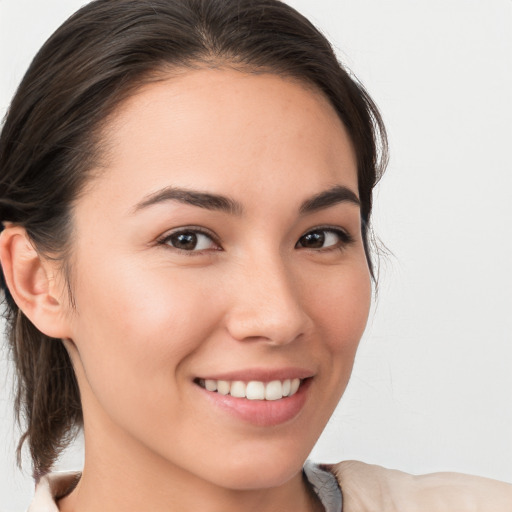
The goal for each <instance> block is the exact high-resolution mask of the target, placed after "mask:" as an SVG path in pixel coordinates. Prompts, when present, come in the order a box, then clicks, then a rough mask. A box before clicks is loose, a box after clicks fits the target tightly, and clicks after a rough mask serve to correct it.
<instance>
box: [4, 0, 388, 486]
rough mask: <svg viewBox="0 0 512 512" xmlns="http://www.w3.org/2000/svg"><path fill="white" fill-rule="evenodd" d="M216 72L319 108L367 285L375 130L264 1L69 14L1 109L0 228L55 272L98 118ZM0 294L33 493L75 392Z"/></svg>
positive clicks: (146, 3)
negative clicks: (335, 129)
mask: <svg viewBox="0 0 512 512" xmlns="http://www.w3.org/2000/svg"><path fill="white" fill-rule="evenodd" d="M222 66H229V67H232V68H235V69H240V70H244V71H248V72H259V71H262V72H272V73H277V74H282V75H285V76H290V77H294V78H296V79H299V80H300V81H302V82H303V83H306V84H308V85H312V86H314V87H316V88H317V89H319V90H320V91H322V92H323V93H324V94H325V96H326V97H327V98H328V99H329V101H330V102H331V104H332V106H333V107H334V108H335V110H336V111H337V113H338V115H339V117H340V119H341V120H342V122H343V123H344V125H345V126H346V128H347V130H348V133H349V135H350V137H351V140H352V143H353V145H354V149H355V152H356V156H357V163H358V185H359V196H360V200H361V217H362V226H363V227H362V231H363V233H362V234H363V240H364V243H365V249H366V253H367V258H368V262H369V265H370V270H371V271H372V275H373V268H372V263H371V257H370V251H369V241H368V240H369V236H370V235H369V233H370V232H369V223H370V214H371V210H372V190H373V187H374V186H375V184H376V183H377V181H378V179H379V177H380V175H381V173H382V170H383V167H384V164H385V155H386V137H385V131H384V126H383V124H382V120H381V118H380V115H379V113H378V111H377V109H376V107H375V105H374V103H373V102H372V100H371V99H370V97H369V96H368V94H367V93H366V92H365V90H364V89H363V87H362V86H361V85H360V84H359V83H358V82H357V81H356V80H355V79H353V78H351V76H350V75H349V74H348V73H347V71H346V70H345V69H344V68H343V67H342V66H341V65H340V64H339V63H338V61H337V59H336V56H335V54H334V52H333V50H332V48H331V46H330V45H329V43H328V41H327V40H326V39H325V37H324V36H323V35H322V34H321V33H320V32H319V31H318V30H317V29H316V28H315V27H314V26H313V25H311V23H310V22H309V21H308V20H306V19H305V18H304V17H303V16H302V15H300V14H299V13H297V12H296V11H295V10H294V9H292V8H291V7H289V6H287V5H286V4H284V3H282V2H280V1H278V0H96V1H94V2H91V3H89V4H88V5H86V6H85V7H83V8H82V9H81V10H79V11H78V12H77V13H76V14H74V15H73V16H72V17H71V18H70V19H68V20H67V21H66V22H65V23H64V24H63V25H62V26H61V27H60V28H59V29H58V30H57V31H56V32H55V33H54V34H53V35H52V36H51V37H50V39H49V40H48V41H47V42H46V43H45V45H44V46H43V47H42V48H41V50H40V51H39V53H38V54H37V56H36V57H35V58H34V60H33V62H32V64H31V66H30V68H29V69H28V71H27V73H26V75H25V77H24V79H23V81H22V82H21V84H20V86H19V88H18V91H17V93H16V95H15V97H14V99H13V100H12V103H11V106H10V109H9V111H8V114H7V116H6V119H5V123H4V126H3V129H2V133H1V137H0V220H1V221H9V222H12V223H15V224H18V225H20V226H23V227H24V228H25V229H26V231H27V233H28V236H29V237H30V239H31V240H32V242H33V244H34V246H35V247H36V249H37V250H38V251H39V252H40V253H41V254H44V255H52V256H53V257H55V255H57V257H60V259H61V261H62V264H63V267H64V269H66V261H67V259H66V254H67V251H68V250H69V247H70V242H71V241H72V240H71V237H72V233H73V232H72V222H71V221H72V219H71V214H70V208H71V205H72V203H73V201H74V200H76V198H77V197H78V195H79V194H80V192H81V191H82V190H83V188H84V184H85V183H86V182H87V180H88V179H91V171H92V169H94V167H95V165H97V163H98V158H99V154H100V150H101V137H99V134H100V131H101V128H102V126H104V124H105V123H106V121H107V119H108V117H109V115H111V114H112V113H113V112H114V110H115V109H116V107H118V106H119V104H120V102H122V101H123V100H124V99H126V98H127V97H128V96H129V95H130V94H132V93H133V92H134V91H135V90H136V89H137V88H138V87H140V86H141V84H143V83H145V82H148V81H152V80H157V79H158V77H159V76H160V77H161V76H162V72H163V73H164V74H165V72H166V71H171V70H176V69H183V68H185V69H186V68H191V67H222ZM2 279H3V277H2ZM2 284H3V288H4V292H5V298H6V301H5V302H6V317H7V321H8V323H7V329H8V337H9V343H10V347H11V350H12V354H13V359H14V361H15V365H16V374H17V396H16V403H15V406H16V412H17V416H18V420H19V421H20V424H22V425H24V433H23V435H22V437H21V440H20V443H19V446H18V457H19V454H20V450H21V447H22V445H23V443H24V441H28V444H29V448H30V453H31V456H32V460H33V468H34V476H35V477H36V479H37V478H39V477H40V476H41V475H43V474H45V473H46V472H48V471H49V470H50V468H51V466H52V464H53V463H54V461H55V459H56V458H57V456H58V455H59V453H60V451H61V450H62V449H63V448H64V447H65V446H66V445H67V443H68V442H69V441H70V439H72V437H73V434H74V433H75V432H76V431H77V429H79V428H80V427H81V425H82V409H81V404H80V396H79V390H78V386H77V382H76V379H75V376H74V373H73V369H72V366H71V362H70V360H69V357H68V354H67V352H66V350H65V348H64V346H63V344H62V342H61V341H60V340H55V339H51V338H48V337H47V336H45V335H44V334H42V333H41V332H40V331H38V329H37V328H36V327H34V325H32V323H31V322H30V321H29V320H28V319H27V318H26V317H25V316H24V315H23V313H22V311H21V310H20V309H19V308H18V307H17V305H16V304H15V302H14V301H13V299H12V297H11V296H10V294H9V291H8V290H7V289H6V287H5V283H4V282H2ZM70 298H71V295H70Z"/></svg>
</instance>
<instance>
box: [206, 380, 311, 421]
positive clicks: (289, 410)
mask: <svg viewBox="0 0 512 512" xmlns="http://www.w3.org/2000/svg"><path fill="white" fill-rule="evenodd" d="M311 380H312V379H311V378H309V379H306V380H304V381H302V383H301V385H300V387H299V389H298V391H297V392H296V393H295V394H294V395H292V396H287V397H284V398H281V399H279V400H248V399H247V398H237V397H234V396H231V395H221V394H220V393H217V392H214V391H213V392H212V391H208V390H206V389H204V388H202V387H200V386H198V385H196V386H197V388H198V389H199V390H200V391H202V392H203V396H205V397H206V398H207V399H208V400H209V401H210V402H211V403H213V404H214V405H215V406H216V407H220V408H221V409H223V410H225V411H226V412H228V413H230V414H232V415H233V416H235V417H236V418H238V419H241V420H242V421H245V422H247V423H251V424H253V425H256V426H258V427H274V426H277V425H281V424H283V423H286V422H288V421H290V420H292V419H293V418H295V417H296V416H297V415H298V414H299V413H300V411H301V410H302V408H303V407H304V404H305V403H306V399H307V391H308V389H309V386H310V384H311Z"/></svg>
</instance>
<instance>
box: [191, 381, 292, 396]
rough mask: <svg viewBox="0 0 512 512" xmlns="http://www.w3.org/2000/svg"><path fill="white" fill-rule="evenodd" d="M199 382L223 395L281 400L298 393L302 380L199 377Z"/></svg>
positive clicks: (202, 385) (209, 389)
mask: <svg viewBox="0 0 512 512" xmlns="http://www.w3.org/2000/svg"><path fill="white" fill-rule="evenodd" d="M198 383H199V385H200V386H201V387H203V388H205V389H207V390H208V391H212V392H214V391H217V393H220V394H221V395H231V396H234V397H237V398H247V399H248V400H280V399H281V398H284V397H287V396H292V395H294V394H295V393H297V391H298V389H299V387H300V383H301V380H300V379H286V380H283V381H280V380H273V381H271V382H267V383H265V382H261V381H257V380H251V381H249V382H247V383H245V382H242V381H240V380H235V381H233V382H230V381H227V380H211V379H206V380H203V379H199V380H198Z"/></svg>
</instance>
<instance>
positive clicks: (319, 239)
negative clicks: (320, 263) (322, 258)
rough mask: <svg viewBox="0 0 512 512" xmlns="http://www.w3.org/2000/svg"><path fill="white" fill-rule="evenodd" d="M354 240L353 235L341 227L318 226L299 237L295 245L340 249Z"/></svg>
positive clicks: (310, 247)
mask: <svg viewBox="0 0 512 512" xmlns="http://www.w3.org/2000/svg"><path fill="white" fill-rule="evenodd" d="M352 241H353V239H352V237H351V236H350V235H349V234H348V233H346V232H345V231H343V230H341V229H334V228H318V229H314V230H312V231H309V232H308V233H306V234H305V235H303V236H301V237H300V238H299V241H298V242H297V244H296V246H295V247H298V248H304V249H338V248H343V247H345V246H346V245H348V244H350V243H351V242H352Z"/></svg>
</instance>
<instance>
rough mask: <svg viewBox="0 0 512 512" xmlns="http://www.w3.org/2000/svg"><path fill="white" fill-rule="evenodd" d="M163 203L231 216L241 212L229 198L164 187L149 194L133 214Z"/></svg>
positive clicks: (238, 205)
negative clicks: (174, 203) (214, 211)
mask: <svg viewBox="0 0 512 512" xmlns="http://www.w3.org/2000/svg"><path fill="white" fill-rule="evenodd" d="M165 201H178V202H180V203H185V204H190V205H192V206H198V207H200V208H205V209H206V210H216V211H221V212H226V213H230V214H233V215H241V214H242V212H243V206H242V205H241V204H240V203H239V202H238V201H235V200H234V199H231V198H229V197H225V196H222V195H219V194H209V193H207V192H198V191H195V190H186V189H182V188H176V187H166V188H164V189H162V190H159V191H158V192H155V193H154V194H150V195H149V196H148V197H146V198H145V199H143V200H142V201H141V202H140V203H138V204H137V205H136V206H135V208H134V212H137V211H139V210H142V209H144V208H147V207H148V206H153V205H155V204H158V203H162V202H165Z"/></svg>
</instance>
